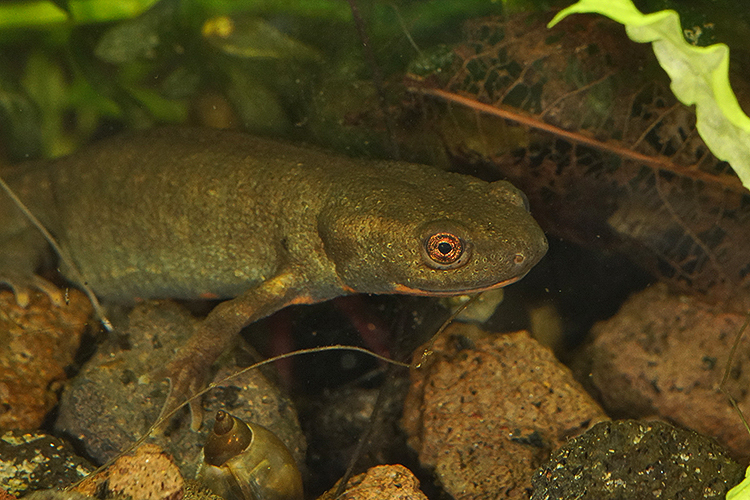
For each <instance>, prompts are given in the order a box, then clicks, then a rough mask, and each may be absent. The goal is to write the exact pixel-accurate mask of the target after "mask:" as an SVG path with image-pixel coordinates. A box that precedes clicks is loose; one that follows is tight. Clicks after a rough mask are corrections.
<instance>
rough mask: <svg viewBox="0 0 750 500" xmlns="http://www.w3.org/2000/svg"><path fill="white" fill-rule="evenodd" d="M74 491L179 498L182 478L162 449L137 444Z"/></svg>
mask: <svg viewBox="0 0 750 500" xmlns="http://www.w3.org/2000/svg"><path fill="white" fill-rule="evenodd" d="M76 490H77V491H78V492H80V493H83V494H86V495H89V496H102V495H106V496H107V498H109V497H110V496H112V495H123V496H130V497H132V498H137V499H138V500H180V499H181V498H182V496H183V480H182V476H181V475H180V470H179V469H178V468H177V466H176V465H175V463H174V461H172V459H171V457H169V456H167V455H166V454H165V453H164V452H163V451H162V450H161V448H159V447H158V446H156V445H153V444H145V445H142V446H139V447H138V448H137V449H136V450H135V451H134V452H133V453H128V454H127V455H124V456H122V457H120V458H118V459H117V460H116V461H115V463H113V464H112V465H111V466H110V467H108V468H107V469H105V470H104V471H102V472H101V473H99V474H97V475H95V476H92V477H89V478H88V479H87V480H86V481H84V482H83V483H82V484H80V485H79V486H78V487H77V488H76Z"/></svg>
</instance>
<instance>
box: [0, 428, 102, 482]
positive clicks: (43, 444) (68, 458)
mask: <svg viewBox="0 0 750 500" xmlns="http://www.w3.org/2000/svg"><path fill="white" fill-rule="evenodd" d="M93 470H94V466H92V465H91V464H89V463H88V462H87V461H86V460H84V459H82V458H80V457H78V456H76V455H75V454H74V453H73V449H72V447H71V446H70V445H68V444H66V443H64V442H63V441H62V440H61V439H58V438H56V437H52V436H48V435H47V434H43V433H41V432H29V433H24V432H22V431H8V432H6V433H5V434H3V435H2V437H0V488H3V489H5V491H6V492H7V493H8V494H11V495H15V496H21V495H23V494H25V493H27V492H30V491H35V490H44V489H50V488H63V487H66V486H68V485H70V484H71V483H74V482H76V481H79V480H81V479H83V478H84V477H85V476H86V475H87V474H88V473H90V472H92V471H93Z"/></svg>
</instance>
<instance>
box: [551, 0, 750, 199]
mask: <svg viewBox="0 0 750 500" xmlns="http://www.w3.org/2000/svg"><path fill="white" fill-rule="evenodd" d="M579 12H597V13H599V14H603V15H605V16H607V17H609V18H611V19H613V20H615V21H617V22H618V23H621V24H624V25H625V30H626V32H627V34H628V37H630V39H631V40H633V41H635V42H639V43H646V42H651V43H652V46H653V49H654V54H656V58H657V59H658V61H659V64H660V65H661V67H662V68H664V71H666V72H667V74H668V75H669V77H670V78H671V79H672V84H671V87H672V92H674V94H675V96H676V97H677V99H679V100H680V101H681V102H682V103H683V104H686V105H688V106H691V105H693V104H694V105H695V112H696V118H697V120H696V127H697V129H698V133H700V135H701V137H702V138H703V140H704V141H705V143H706V145H707V146H708V148H709V149H710V150H711V152H712V153H713V154H714V155H715V156H716V157H717V158H719V159H720V160H724V161H727V162H729V164H730V165H731V166H732V168H733V169H734V171H735V172H736V173H737V175H738V176H739V178H740V180H741V181H742V184H743V185H744V186H745V187H746V188H748V189H750V117H748V116H747V115H746V114H745V113H744V112H743V111H742V108H741V107H740V105H739V103H738V102H737V97H736V96H735V95H734V92H733V91H732V88H731V86H730V84H729V48H728V47H727V46H726V45H724V44H721V43H720V44H715V45H710V46H708V47H695V46H693V45H690V44H689V43H687V41H685V38H684V37H683V34H682V27H681V26H680V18H679V16H678V15H677V13H676V12H675V11H673V10H663V11H660V12H655V13H653V14H646V15H644V14H642V13H641V12H640V11H639V10H638V9H637V8H636V7H635V5H633V3H632V2H631V1H630V0H580V1H579V2H578V3H576V4H574V5H571V6H570V7H568V8H567V9H564V10H562V11H561V12H559V13H558V14H557V15H556V16H555V18H554V19H553V20H552V21H551V22H550V23H549V25H548V27H552V26H554V25H555V24H557V23H558V22H560V20H561V19H563V18H565V17H567V16H568V15H570V14H574V13H579Z"/></svg>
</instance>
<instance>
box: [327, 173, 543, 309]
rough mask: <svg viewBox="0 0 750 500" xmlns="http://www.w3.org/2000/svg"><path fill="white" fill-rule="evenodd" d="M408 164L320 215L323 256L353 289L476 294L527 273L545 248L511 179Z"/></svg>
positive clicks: (351, 191) (355, 189)
mask: <svg viewBox="0 0 750 500" xmlns="http://www.w3.org/2000/svg"><path fill="white" fill-rule="evenodd" d="M410 167H411V169H412V170H413V171H412V172H410V173H406V172H404V170H403V169H404V166H403V164H400V167H399V168H400V170H398V173H399V175H398V177H392V176H389V175H388V169H383V172H384V175H382V176H377V177H373V178H370V179H369V182H368V183H367V185H358V186H355V185H348V186H344V189H342V192H344V193H346V196H345V197H341V198H339V199H337V200H335V201H334V202H333V203H331V204H330V205H329V206H328V207H327V208H326V209H325V210H323V212H322V213H321V216H320V219H319V221H318V229H319V234H320V236H321V238H322V239H323V243H324V245H325V251H326V254H327V255H328V258H329V259H331V261H333V263H334V264H335V266H336V272H337V274H338V276H339V278H340V279H341V281H342V282H343V283H344V285H345V286H347V287H348V288H351V289H352V290H354V291H357V292H367V293H405V294H414V295H457V294H463V293H471V292H478V291H483V290H488V289H492V288H499V287H503V286H505V285H509V284H511V283H513V282H515V281H517V280H519V279H521V278H522V277H523V276H524V275H525V274H526V273H527V272H528V271H529V270H530V269H531V268H532V267H533V266H534V265H535V264H536V263H537V262H539V260H540V259H541V258H542V257H543V256H544V254H545V253H546V252H547V239H546V238H545V237H544V233H543V232H542V230H541V229H540V228H539V226H538V225H537V223H536V221H535V220H534V219H533V218H532V217H531V215H530V214H529V211H528V204H527V201H526V197H525V196H524V195H523V193H521V191H519V190H518V189H516V188H515V187H513V186H512V185H511V184H509V183H508V182H505V181H497V182H493V183H488V182H483V181H480V180H477V179H473V178H471V177H467V176H462V175H458V174H450V173H445V172H441V171H436V170H432V169H428V168H426V167H419V166H416V165H411V166H410ZM405 174H406V175H405Z"/></svg>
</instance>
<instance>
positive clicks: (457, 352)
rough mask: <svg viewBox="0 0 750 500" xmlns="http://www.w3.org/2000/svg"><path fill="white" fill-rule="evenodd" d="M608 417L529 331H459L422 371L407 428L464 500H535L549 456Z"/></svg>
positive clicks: (443, 341) (416, 374)
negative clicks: (535, 484)
mask: <svg viewBox="0 0 750 500" xmlns="http://www.w3.org/2000/svg"><path fill="white" fill-rule="evenodd" d="M415 360H416V361H419V360H421V353H420V352H417V353H416V354H415ZM606 418H607V417H606V415H605V414H604V412H603V411H602V410H601V408H600V407H599V406H598V405H597V404H596V402H594V400H593V399H592V398H591V397H590V396H589V395H588V394H587V393H586V392H585V391H584V390H583V388H582V387H581V386H580V385H579V384H578V383H577V382H576V381H575V380H574V379H573V376H572V374H571V373H570V371H569V370H568V369H567V368H566V367H565V366H563V365H562V364H560V363H559V362H558V361H557V360H556V359H555V357H554V356H553V355H552V353H551V352H550V350H549V349H547V348H545V347H542V346H541V345H539V344H538V343H537V342H536V341H535V340H533V339H532V338H531V337H529V335H528V333H527V332H517V333H512V334H507V335H486V334H484V333H483V332H481V330H479V329H478V328H477V327H475V326H472V325H461V324H454V325H452V326H451V327H450V328H449V329H448V330H447V331H446V332H445V334H444V335H443V336H442V337H441V338H440V339H439V340H438V341H437V342H436V343H435V345H434V346H433V348H432V354H431V355H430V356H429V357H428V358H427V362H426V364H425V366H424V367H423V368H421V369H418V370H414V371H413V373H412V387H411V391H410V392H409V395H408V396H407V400H406V405H405V409H404V418H403V425H404V427H405V429H406V431H407V433H408V434H409V443H410V445H411V446H412V447H413V448H414V449H415V450H417V451H418V453H419V459H420V460H421V462H422V464H423V465H425V466H428V467H434V468H435V472H436V475H437V477H438V479H439V481H440V483H441V484H442V486H443V487H444V488H445V490H446V491H447V492H448V493H450V494H451V495H452V496H453V497H454V498H456V499H459V500H461V499H485V498H486V499H489V498H493V499H497V498H513V499H516V498H517V499H527V498H528V496H529V494H530V490H531V475H532V473H533V471H534V470H535V469H536V468H537V467H539V465H541V464H542V463H543V462H544V460H546V458H547V456H548V453H549V452H550V451H551V450H552V449H553V448H556V447H557V446H559V445H560V444H561V443H562V442H564V441H565V439H566V438H568V437H570V436H575V435H577V434H579V433H580V432H583V431H584V430H586V429H587V428H588V427H589V426H590V425H592V424H593V423H596V422H598V421H600V420H603V419H606Z"/></svg>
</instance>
